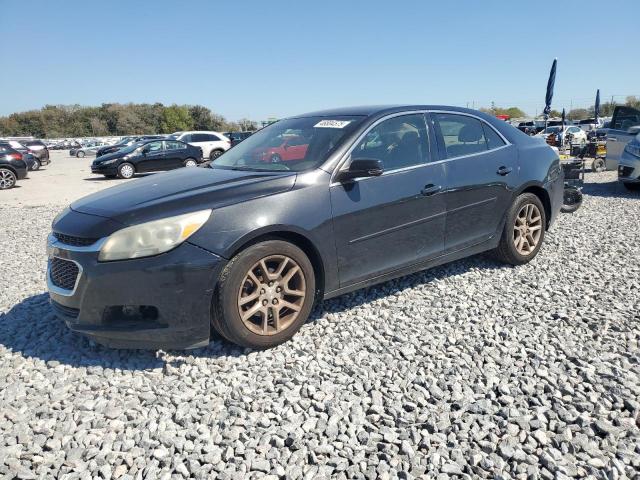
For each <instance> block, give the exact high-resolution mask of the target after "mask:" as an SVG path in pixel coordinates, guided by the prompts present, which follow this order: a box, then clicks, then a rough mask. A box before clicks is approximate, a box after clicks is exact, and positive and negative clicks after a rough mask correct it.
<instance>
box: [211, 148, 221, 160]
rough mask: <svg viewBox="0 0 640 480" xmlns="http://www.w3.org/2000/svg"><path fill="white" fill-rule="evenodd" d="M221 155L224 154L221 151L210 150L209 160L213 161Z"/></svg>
mask: <svg viewBox="0 0 640 480" xmlns="http://www.w3.org/2000/svg"><path fill="white" fill-rule="evenodd" d="M223 153H224V151H223V150H211V153H210V154H209V160H215V159H216V158H218V157H219V156H220V155H222V154H223Z"/></svg>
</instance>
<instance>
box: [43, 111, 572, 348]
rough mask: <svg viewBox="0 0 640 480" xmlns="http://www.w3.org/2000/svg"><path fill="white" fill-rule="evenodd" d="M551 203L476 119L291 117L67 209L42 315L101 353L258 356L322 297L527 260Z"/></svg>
mask: <svg viewBox="0 0 640 480" xmlns="http://www.w3.org/2000/svg"><path fill="white" fill-rule="evenodd" d="M292 134H293V135H296V136H298V137H300V138H304V139H306V141H307V142H308V146H307V148H306V150H305V154H304V156H303V157H301V158H298V159H296V160H291V161H282V162H265V161H263V160H262V159H257V158H256V157H255V155H254V152H255V151H256V150H261V149H265V148H269V147H270V146H271V145H273V144H274V143H275V142H276V139H280V138H282V137H285V136H288V135H292ZM156 143H160V142H156ZM134 148H135V149H139V148H140V147H139V146H136V147H134ZM563 187H564V179H563V175H562V169H561V167H560V162H559V158H558V154H557V152H555V151H554V150H553V149H552V148H550V147H549V146H547V145H546V144H545V143H544V142H541V141H540V140H539V139H533V138H530V137H528V136H527V135H525V134H523V133H522V132H520V131H518V130H517V129H515V128H514V127H512V126H511V125H509V124H507V123H506V122H504V121H501V120H499V119H497V118H495V117H493V116H490V115H487V114H484V113H482V112H478V111H475V110H469V109H464V108H457V107H443V106H424V105H409V106H394V107H357V108H343V109H335V110H328V111H323V112H316V113H310V114H306V115H300V116H297V117H292V118H289V119H284V120H280V121H278V122H276V123H274V124H272V125H270V126H267V127H265V128H264V129H262V130H260V131H258V132H256V133H255V134H254V135H252V136H251V137H249V138H248V139H246V140H244V141H243V142H242V143H240V144H239V145H237V146H235V147H234V148H232V149H231V150H229V151H227V152H226V153H224V154H223V155H222V156H220V157H219V158H217V159H216V160H215V161H213V162H211V164H210V168H197V169H196V168H185V169H179V170H176V171H174V172H169V173H164V174H161V175H154V176H150V177H147V178H142V179H139V180H135V181H133V182H127V183H125V184H121V185H118V186H116V187H113V188H110V189H107V190H103V191H101V192H99V193H95V194H92V195H90V196H88V197H85V198H83V199H80V200H78V201H76V202H74V203H72V204H71V205H70V207H69V208H67V209H66V210H64V211H63V212H61V213H60V214H59V215H58V216H57V217H56V218H55V220H54V222H53V225H52V229H53V231H52V233H51V235H50V236H49V238H48V257H49V264H48V270H47V282H48V289H49V294H50V297H51V304H52V307H53V310H54V312H55V313H56V315H57V316H58V317H60V318H61V319H63V320H64V321H65V322H66V324H67V326H68V327H69V328H71V329H72V330H74V331H76V332H79V333H82V334H84V335H87V336H89V337H91V338H93V339H95V340H96V341H97V342H99V343H102V344H105V345H110V346H113V347H122V348H128V347H131V348H193V347H198V346H203V345H206V344H207V343H208V342H209V339H210V334H211V331H212V328H213V329H214V330H215V331H217V332H218V333H219V334H220V335H221V336H223V337H224V338H226V339H227V340H229V341H231V342H235V343H237V344H239V345H243V346H247V347H252V348H267V347H272V346H274V345H278V344H280V343H282V342H284V341H286V340H288V339H289V338H291V337H292V336H293V335H294V334H295V333H296V332H297V331H298V330H299V329H300V327H301V326H302V325H303V324H304V323H305V321H306V320H307V319H308V317H309V314H310V312H311V310H312V307H313V305H314V304H315V303H316V302H317V301H321V300H322V299H326V298H332V297H335V296H338V295H342V294H344V293H346V292H350V291H353V290H357V289H360V288H364V287H367V286H369V285H373V284H377V283H380V282H383V281H386V280H389V279H392V278H396V277H399V276H402V275H406V274H409V273H413V272H417V271H419V270H423V269H425V268H429V267H433V266H435V265H439V264H442V263H445V262H450V261H453V260H457V259H460V258H463V257H467V256H469V255H474V254H477V253H480V252H483V251H487V250H491V251H493V252H494V253H495V255H496V256H497V257H498V258H499V259H501V260H502V261H504V262H506V263H508V264H512V265H522V264H525V263H527V262H529V261H531V260H532V259H533V258H534V257H535V256H536V255H537V254H538V252H539V251H540V248H541V246H542V243H543V241H544V237H545V231H546V230H547V229H548V228H549V227H550V225H551V224H552V223H553V222H554V221H555V220H556V218H557V217H558V215H559V211H560V208H561V206H562V203H563V190H564V188H563Z"/></svg>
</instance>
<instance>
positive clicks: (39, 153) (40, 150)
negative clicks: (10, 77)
mask: <svg viewBox="0 0 640 480" xmlns="http://www.w3.org/2000/svg"><path fill="white" fill-rule="evenodd" d="M20 143H22V145H24V146H25V147H27V148H28V149H29V153H31V155H33V156H34V157H36V158H37V160H38V163H39V165H38V168H39V167H40V165H49V163H50V159H49V148H48V147H47V146H46V145H45V143H44V142H43V141H42V140H24V141H21V142H20ZM35 170H37V168H36V169H35Z"/></svg>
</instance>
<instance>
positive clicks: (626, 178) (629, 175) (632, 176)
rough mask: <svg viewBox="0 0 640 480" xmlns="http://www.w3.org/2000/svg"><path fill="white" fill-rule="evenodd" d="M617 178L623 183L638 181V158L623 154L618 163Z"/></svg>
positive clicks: (639, 165) (639, 181) (639, 162)
mask: <svg viewBox="0 0 640 480" xmlns="http://www.w3.org/2000/svg"><path fill="white" fill-rule="evenodd" d="M618 180H620V181H621V182H623V183H640V158H635V157H631V155H630V154H626V152H625V154H623V156H622V158H621V159H620V163H619V164H618Z"/></svg>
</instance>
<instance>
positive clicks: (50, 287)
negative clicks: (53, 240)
mask: <svg viewBox="0 0 640 480" xmlns="http://www.w3.org/2000/svg"><path fill="white" fill-rule="evenodd" d="M52 258H59V259H60V260H64V261H66V262H72V263H75V264H76V266H77V267H78V275H77V276H76V283H75V284H74V285H73V290H67V289H66V288H61V287H58V286H57V285H54V284H53V280H52V279H51V259H52ZM80 277H82V265H80V264H79V263H78V262H76V261H75V260H71V259H69V258H62V257H59V256H57V255H52V256H51V257H49V259H48V260H47V289H48V290H49V291H50V292H52V293H55V294H56V295H60V296H62V297H72V296H73V295H74V294H75V293H76V290H77V289H78V284H79V283H80Z"/></svg>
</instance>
